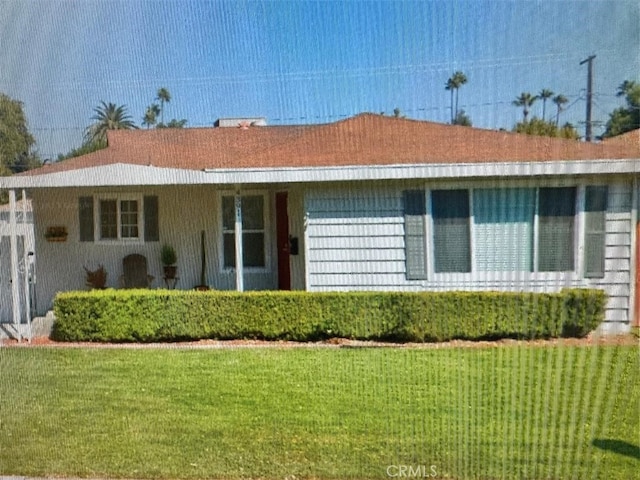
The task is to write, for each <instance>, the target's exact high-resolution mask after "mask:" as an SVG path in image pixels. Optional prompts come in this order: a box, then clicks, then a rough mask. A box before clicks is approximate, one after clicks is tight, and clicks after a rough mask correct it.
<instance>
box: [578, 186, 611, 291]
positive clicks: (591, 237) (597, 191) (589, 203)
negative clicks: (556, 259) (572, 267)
mask: <svg viewBox="0 0 640 480" xmlns="http://www.w3.org/2000/svg"><path fill="white" fill-rule="evenodd" d="M607 194H608V191H607V187H606V186H597V187H587V188H586V191H585V208H584V223H585V225H584V276H585V277H586V278H602V277H604V257H605V248H606V242H605V235H606V232H605V214H606V211H607Z"/></svg>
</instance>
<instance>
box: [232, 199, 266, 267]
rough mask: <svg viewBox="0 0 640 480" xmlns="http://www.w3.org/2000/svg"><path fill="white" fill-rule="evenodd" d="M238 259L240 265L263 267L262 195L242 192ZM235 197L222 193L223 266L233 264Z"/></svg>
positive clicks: (263, 228)
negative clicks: (239, 259) (240, 243)
mask: <svg viewBox="0 0 640 480" xmlns="http://www.w3.org/2000/svg"><path fill="white" fill-rule="evenodd" d="M240 203H241V210H242V262H243V266H244V267H258V268H263V267H265V265H266V259H265V219H264V217H265V205H264V196H263V195H243V196H242V197H241V198H240ZM235 223H236V215H235V198H234V197H233V196H223V197H222V242H223V252H224V259H223V262H224V263H223V264H224V268H233V267H235V265H236V240H235V238H236V234H235Z"/></svg>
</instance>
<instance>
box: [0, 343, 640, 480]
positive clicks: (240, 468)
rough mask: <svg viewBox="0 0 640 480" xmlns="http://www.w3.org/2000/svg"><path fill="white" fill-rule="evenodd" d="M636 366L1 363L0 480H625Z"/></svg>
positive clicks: (234, 353) (597, 356) (5, 356)
mask: <svg viewBox="0 0 640 480" xmlns="http://www.w3.org/2000/svg"><path fill="white" fill-rule="evenodd" d="M639 367H640V366H639V362H638V350H637V349H636V348H634V347H621V346H606V347H604V346H602V347H569V346H559V347H545V348H542V347H498V348H483V349H454V348H446V349H388V348H387V349H376V348H366V349H346V348H343V349H320V348H318V349H314V348H304V349H260V348H256V349H231V350H227V349H225V350H195V349H191V350H190V349H144V350H131V349H78V348H69V349H66V348H2V349H0V474H4V475H12V474H14V475H18V474H19V475H30V476H35V475H51V476H80V477H86V476H100V477H129V478H258V477H259V478H285V477H289V478H293V476H295V477H296V478H389V476H388V475H389V474H392V475H393V474H396V476H398V474H399V473H400V472H401V470H400V467H402V466H404V467H405V474H406V473H413V475H412V476H416V475H417V476H424V475H425V474H427V475H429V474H432V473H436V474H437V477H438V478H447V477H450V478H456V479H464V478H483V479H485V478H531V479H533V478H540V479H547V478H632V477H633V476H634V475H635V474H636V473H637V470H638V468H639V467H640V453H639V447H638V443H639V440H638V434H637V432H638V431H639V430H638V429H639V427H640V425H639V423H640V419H639V412H638V405H639V402H640V368H639ZM409 468H411V469H412V470H409Z"/></svg>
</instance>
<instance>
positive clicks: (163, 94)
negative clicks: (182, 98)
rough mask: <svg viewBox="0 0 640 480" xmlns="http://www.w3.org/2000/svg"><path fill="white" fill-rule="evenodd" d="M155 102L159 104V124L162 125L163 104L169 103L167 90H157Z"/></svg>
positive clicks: (169, 97) (169, 95)
mask: <svg viewBox="0 0 640 480" xmlns="http://www.w3.org/2000/svg"><path fill="white" fill-rule="evenodd" d="M156 100H158V101H159V102H160V123H164V104H165V103H169V102H170V101H171V94H170V93H169V90H167V89H166V88H164V87H162V88H159V89H158V93H157V94H156Z"/></svg>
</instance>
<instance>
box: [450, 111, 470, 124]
mask: <svg viewBox="0 0 640 480" xmlns="http://www.w3.org/2000/svg"><path fill="white" fill-rule="evenodd" d="M453 125H462V126H463V127H471V126H472V123H471V118H469V115H467V114H466V113H464V110H458V113H457V114H456V118H454V119H453Z"/></svg>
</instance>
